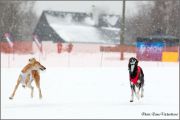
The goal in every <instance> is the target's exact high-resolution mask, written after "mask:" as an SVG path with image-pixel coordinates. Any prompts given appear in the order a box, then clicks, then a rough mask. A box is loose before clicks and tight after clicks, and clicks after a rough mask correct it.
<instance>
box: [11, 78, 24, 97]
mask: <svg viewBox="0 0 180 120" xmlns="http://www.w3.org/2000/svg"><path fill="white" fill-rule="evenodd" d="M21 79H22V77H21V76H19V78H18V80H17V84H16V86H15V88H14V91H13V93H12V94H11V96H10V97H9V99H13V97H14V95H15V93H16V90H17V88H18V86H19V84H20V80H21Z"/></svg>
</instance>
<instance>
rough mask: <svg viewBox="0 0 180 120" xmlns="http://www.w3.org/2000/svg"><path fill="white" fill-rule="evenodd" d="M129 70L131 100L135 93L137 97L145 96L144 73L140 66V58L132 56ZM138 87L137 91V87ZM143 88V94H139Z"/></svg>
mask: <svg viewBox="0 0 180 120" xmlns="http://www.w3.org/2000/svg"><path fill="white" fill-rule="evenodd" d="M128 70H129V77H130V86H131V100H130V102H133V100H134V94H136V97H137V98H138V100H139V98H140V96H141V97H143V96H144V95H143V92H144V88H143V87H144V73H143V70H142V68H141V67H139V66H138V60H137V59H136V58H134V57H131V58H130V59H129V64H128ZM135 88H137V91H136V89H135ZM140 90H141V95H140V94H139V92H140Z"/></svg>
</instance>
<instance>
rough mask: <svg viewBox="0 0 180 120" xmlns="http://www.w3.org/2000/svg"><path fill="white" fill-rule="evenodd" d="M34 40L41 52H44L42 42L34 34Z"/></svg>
mask: <svg viewBox="0 0 180 120" xmlns="http://www.w3.org/2000/svg"><path fill="white" fill-rule="evenodd" d="M33 40H34V41H35V43H36V45H37V47H38V48H39V50H40V52H42V43H41V42H40V40H39V38H38V36H37V35H33Z"/></svg>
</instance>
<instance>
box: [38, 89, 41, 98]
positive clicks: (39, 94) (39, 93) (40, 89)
mask: <svg viewBox="0 0 180 120" xmlns="http://www.w3.org/2000/svg"><path fill="white" fill-rule="evenodd" d="M38 90H39V98H40V99H42V93H41V88H40V87H38Z"/></svg>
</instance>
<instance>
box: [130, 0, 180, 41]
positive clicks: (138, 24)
mask: <svg viewBox="0 0 180 120" xmlns="http://www.w3.org/2000/svg"><path fill="white" fill-rule="evenodd" d="M150 3H152V4H146V5H142V6H141V8H140V10H139V13H138V15H136V16H135V17H133V18H131V19H129V20H127V33H130V35H131V36H132V37H133V39H136V37H138V36H147V35H152V34H154V33H155V32H156V31H159V32H161V33H163V34H165V35H173V36H177V37H179V38H180V1H179V0H156V1H151V2H150Z"/></svg>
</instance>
